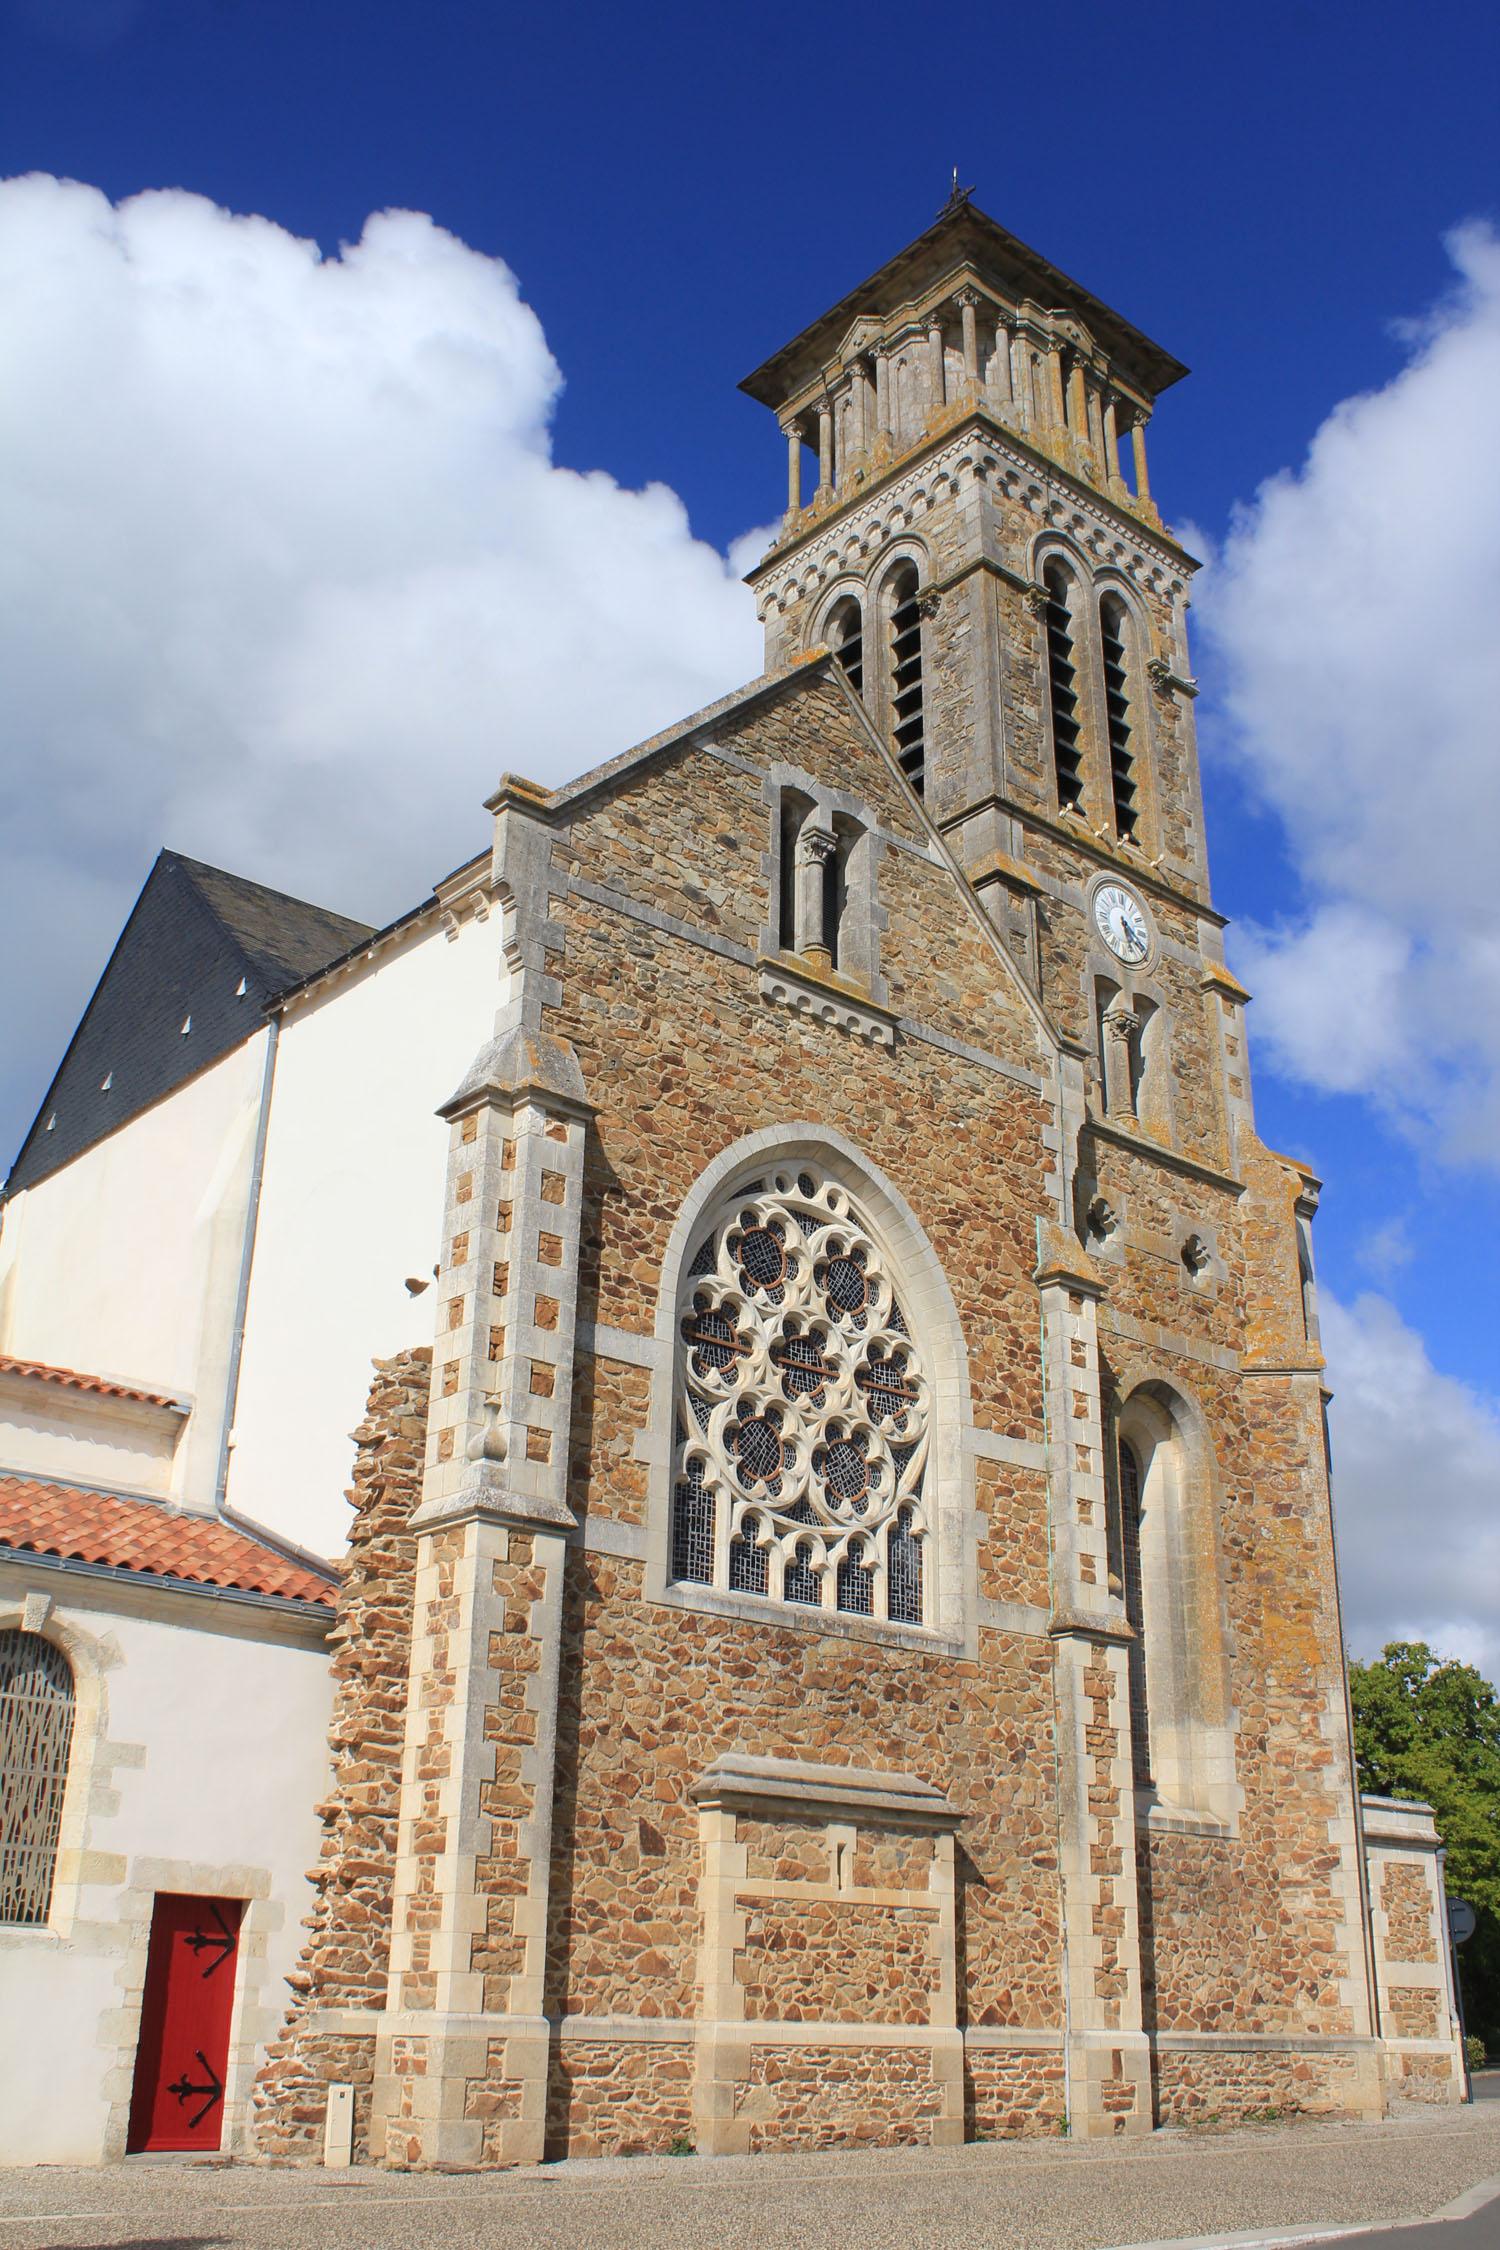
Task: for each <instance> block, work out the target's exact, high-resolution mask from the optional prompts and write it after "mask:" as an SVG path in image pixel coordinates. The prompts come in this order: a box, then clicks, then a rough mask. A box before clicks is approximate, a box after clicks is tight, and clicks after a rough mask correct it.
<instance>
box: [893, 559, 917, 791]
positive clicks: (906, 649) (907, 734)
mask: <svg viewBox="0 0 1500 2250" xmlns="http://www.w3.org/2000/svg"><path fill="white" fill-rule="evenodd" d="M887 600H888V602H889V604H890V621H891V733H892V736H893V738H894V740H895V745H896V756H897V758H898V759H899V760H900V763H901V770H902V772H903V773H904V774H905V776H906V778H907V780H908V781H909V782H910V783H911V785H912V787H913V789H915V791H916V792H917V795H918V796H919V797H920V796H921V794H922V779H923V771H924V768H925V766H926V762H927V748H926V741H927V735H926V720H925V717H924V714H923V708H922V610H921V598H920V588H919V586H918V582H917V573H916V570H915V568H914V567H913V566H912V564H910V563H903V564H902V565H901V567H900V568H899V569H898V570H896V571H895V572H893V574H892V576H891V578H890V580H889V581H888V587H887Z"/></svg>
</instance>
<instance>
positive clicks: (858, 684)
mask: <svg viewBox="0 0 1500 2250" xmlns="http://www.w3.org/2000/svg"><path fill="white" fill-rule="evenodd" d="M828 645H829V647H830V648H831V649H832V650H833V653H834V655H835V656H836V657H837V658H838V660H839V662H840V664H841V665H842V666H843V668H844V672H845V675H846V676H847V678H848V681H849V685H850V686H851V687H852V688H853V690H854V692H855V694H856V695H862V694H863V693H864V685H865V628H864V619H863V617H862V616H861V614H860V607H859V603H858V602H857V601H856V600H855V599H854V597H853V595H852V594H851V595H849V596H847V597H846V599H845V600H843V601H841V602H840V603H839V604H838V606H837V608H836V609H835V610H834V612H833V615H832V616H831V617H830V618H829V620H828Z"/></svg>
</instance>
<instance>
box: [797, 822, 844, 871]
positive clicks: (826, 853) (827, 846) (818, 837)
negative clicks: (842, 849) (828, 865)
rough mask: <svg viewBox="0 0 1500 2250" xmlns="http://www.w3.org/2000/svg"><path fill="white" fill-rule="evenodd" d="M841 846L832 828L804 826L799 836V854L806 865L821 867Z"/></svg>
mask: <svg viewBox="0 0 1500 2250" xmlns="http://www.w3.org/2000/svg"><path fill="white" fill-rule="evenodd" d="M838 848H839V840H838V837H837V836H836V835H835V834H834V832H833V830H832V829H831V828H804V829H803V830H802V833H801V834H800V835H799V836H798V838H797V856H798V858H799V859H800V860H801V862H802V864H803V866H804V867H812V866H817V867H821V866H822V865H823V864H824V862H825V861H826V860H830V859H832V857H833V855H834V853H835V852H836V851H837V850H838Z"/></svg>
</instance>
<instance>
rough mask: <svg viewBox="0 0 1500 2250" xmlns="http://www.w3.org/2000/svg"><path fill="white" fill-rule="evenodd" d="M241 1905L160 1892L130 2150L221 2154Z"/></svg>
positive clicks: (137, 2057)
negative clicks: (191, 2150) (198, 2150)
mask: <svg viewBox="0 0 1500 2250" xmlns="http://www.w3.org/2000/svg"><path fill="white" fill-rule="evenodd" d="M242 1907H243V1901H242V1900H240V1899H237V1898H188V1897H184V1896H183V1895H182V1894H181V1893H180V1892H177V1891H158V1892H157V1894H156V1909H155V1912H154V1913H153V1914H152V1917H151V1950H150V1953H149V1954H148V1955H147V1959H146V1990H145V1994H144V1997H143V1999H142V2003H141V2035H140V2039H139V2041H138V2043H137V2045H136V2050H135V2083H134V2086H133V2088H132V2091H131V2097H130V2134H129V2138H128V2140H127V2142H126V2146H127V2148H129V2149H130V2150H131V2152H132V2153H134V2152H135V2151H136V2150H137V2149H148V2148H201V2149H216V2148H217V2147H218V2145H219V2136H220V2134H221V2132H222V2131H223V2128H224V2073H225V2070H226V2069H227V2068H228V2064H229V2023H230V2018H231V2016H232V2015H233V2013H234V1964H235V1957H236V1955H237V1954H238V1952H239V1945H240V1914H241V1911H242Z"/></svg>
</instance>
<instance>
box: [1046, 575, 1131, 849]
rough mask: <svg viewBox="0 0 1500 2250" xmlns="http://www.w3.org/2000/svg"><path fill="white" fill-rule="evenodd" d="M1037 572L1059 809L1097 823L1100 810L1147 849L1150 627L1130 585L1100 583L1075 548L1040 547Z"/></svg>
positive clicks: (1108, 579) (1112, 579) (1106, 578)
mask: <svg viewBox="0 0 1500 2250" xmlns="http://www.w3.org/2000/svg"><path fill="white" fill-rule="evenodd" d="M1038 578H1039V582H1040V585H1041V588H1042V591H1043V593H1044V594H1045V597H1046V599H1045V602H1044V603H1043V604H1042V605H1041V606H1042V616H1043V623H1044V630H1045V637H1046V659H1047V685H1048V709H1049V723H1050V733H1051V744H1052V770H1053V780H1054V783H1055V786H1056V789H1057V805H1058V810H1059V812H1068V811H1070V810H1072V811H1077V812H1083V813H1086V814H1087V815H1088V817H1089V818H1090V819H1092V820H1094V821H1096V822H1097V821H1099V820H1100V817H1101V815H1103V817H1104V818H1105V819H1107V820H1108V821H1109V822H1110V823H1111V824H1112V826H1113V828H1114V832H1115V834H1116V835H1117V836H1118V837H1120V838H1121V839H1122V840H1123V841H1124V842H1126V843H1131V844H1139V845H1142V846H1144V845H1145V841H1146V834H1147V828H1148V813H1149V806H1148V798H1149V787H1148V782H1149V774H1150V761H1149V755H1148V743H1149V715H1148V709H1147V703H1146V699H1145V697H1144V695H1143V693H1142V685H1141V683H1142V678H1143V674H1144V652H1145V650H1146V649H1147V648H1148V646H1149V633H1148V631H1147V628H1146V625H1145V622H1144V620H1143V618H1142V616H1141V614H1140V611H1139V608H1138V605H1137V603H1136V600H1135V598H1134V594H1133V591H1132V590H1131V589H1129V588H1127V587H1126V586H1125V585H1124V584H1123V582H1120V581H1118V580H1117V579H1116V576H1115V574H1114V573H1113V572H1109V573H1105V574H1102V583H1101V581H1100V580H1099V579H1096V578H1095V577H1094V575H1093V573H1092V572H1091V571H1090V569H1089V568H1088V566H1087V564H1086V561H1085V559H1084V558H1083V557H1082V556H1081V555H1078V554H1077V553H1076V551H1073V550H1069V551H1068V552H1067V553H1063V552H1059V551H1057V550H1056V549H1054V550H1053V551H1051V552H1048V553H1045V554H1044V555H1043V556H1042V557H1040V558H1039V565H1038ZM1096 798H1097V800H1098V803H1097V805H1096V802H1095V800H1096Z"/></svg>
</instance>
